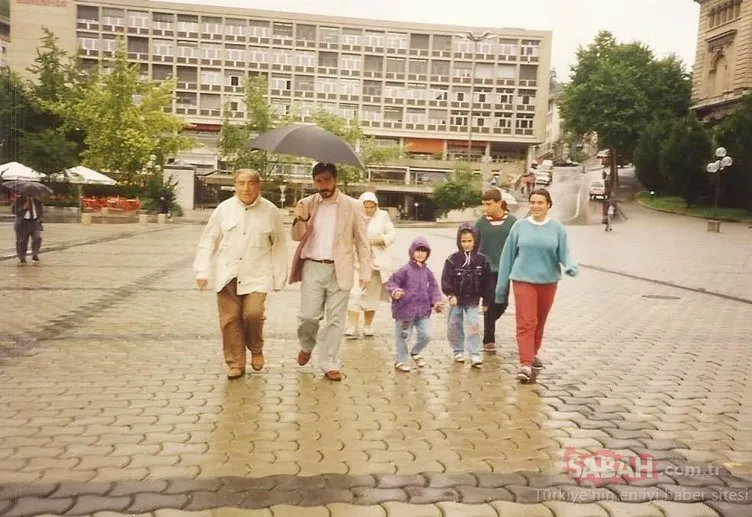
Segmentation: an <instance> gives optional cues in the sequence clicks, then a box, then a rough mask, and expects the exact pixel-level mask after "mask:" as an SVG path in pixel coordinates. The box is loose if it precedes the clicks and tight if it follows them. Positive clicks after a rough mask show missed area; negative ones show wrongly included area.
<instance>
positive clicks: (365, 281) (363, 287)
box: [360, 280, 371, 291]
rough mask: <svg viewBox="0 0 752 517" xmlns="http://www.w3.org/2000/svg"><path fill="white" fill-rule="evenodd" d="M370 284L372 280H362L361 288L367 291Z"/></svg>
mask: <svg viewBox="0 0 752 517" xmlns="http://www.w3.org/2000/svg"><path fill="white" fill-rule="evenodd" d="M369 285H371V281H370V280H361V281H360V289H361V290H362V291H365V290H366V289H368V286H369Z"/></svg>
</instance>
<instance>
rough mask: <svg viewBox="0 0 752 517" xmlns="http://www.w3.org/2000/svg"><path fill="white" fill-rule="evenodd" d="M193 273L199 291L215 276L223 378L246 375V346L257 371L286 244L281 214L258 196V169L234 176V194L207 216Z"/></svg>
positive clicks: (283, 275) (284, 267) (280, 282)
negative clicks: (268, 303) (269, 298)
mask: <svg viewBox="0 0 752 517" xmlns="http://www.w3.org/2000/svg"><path fill="white" fill-rule="evenodd" d="M194 269H195V271H196V284H197V285H198V287H199V289H201V290H202V291H203V290H204V289H206V287H207V285H208V282H209V278H210V277H211V276H212V273H214V277H215V281H214V289H215V291H216V292H217V305H218V308H219V322H220V326H221V328H222V346H223V349H224V355H225V361H226V362H227V366H228V368H229V372H228V374H227V378H228V379H239V378H240V377H243V376H244V375H245V367H246V347H247V348H248V349H249V350H250V351H251V367H252V368H253V369H254V370H256V371H259V370H261V369H262V368H263V367H264V354H263V348H264V338H263V326H264V312H265V302H266V295H267V293H269V292H270V291H280V290H282V289H283V288H284V286H285V282H286V281H287V241H286V236H285V233H284V227H283V224H282V217H281V216H280V213H279V210H278V209H277V207H276V206H274V204H273V203H272V202H271V201H269V200H267V199H264V198H263V197H261V180H260V177H259V174H258V173H257V172H256V171H252V170H250V169H239V170H238V171H237V172H235V195H234V196H233V197H231V198H230V199H227V200H225V201H223V202H222V203H220V205H219V206H218V207H217V208H216V209H215V210H214V212H213V213H212V215H211V217H210V218H209V223H208V224H207V226H206V228H205V230H204V233H203V235H202V236H201V240H200V242H199V245H198V251H197V253H196V260H195V262H194Z"/></svg>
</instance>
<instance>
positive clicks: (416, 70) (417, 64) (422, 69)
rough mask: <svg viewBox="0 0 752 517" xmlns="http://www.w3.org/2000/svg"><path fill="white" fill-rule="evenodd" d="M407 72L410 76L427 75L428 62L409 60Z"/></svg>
mask: <svg viewBox="0 0 752 517" xmlns="http://www.w3.org/2000/svg"><path fill="white" fill-rule="evenodd" d="M408 71H409V73H411V74H420V75H426V74H428V61H425V60H423V59H411V60H410V63H409V64H408Z"/></svg>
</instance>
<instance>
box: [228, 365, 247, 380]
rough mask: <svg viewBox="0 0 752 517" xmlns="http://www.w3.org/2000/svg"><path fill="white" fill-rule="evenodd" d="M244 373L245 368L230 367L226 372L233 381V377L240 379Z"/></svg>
mask: <svg viewBox="0 0 752 517" xmlns="http://www.w3.org/2000/svg"><path fill="white" fill-rule="evenodd" d="M244 375H245V370H241V369H240V368H231V369H230V371H229V372H227V378H228V379H230V380H231V381H234V380H235V379H240V378H241V377H243V376H244Z"/></svg>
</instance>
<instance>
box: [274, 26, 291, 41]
mask: <svg viewBox="0 0 752 517" xmlns="http://www.w3.org/2000/svg"><path fill="white" fill-rule="evenodd" d="M272 35H273V36H274V37H275V38H281V39H285V40H287V39H292V24H291V23H280V22H274V28H273V30H272Z"/></svg>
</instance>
